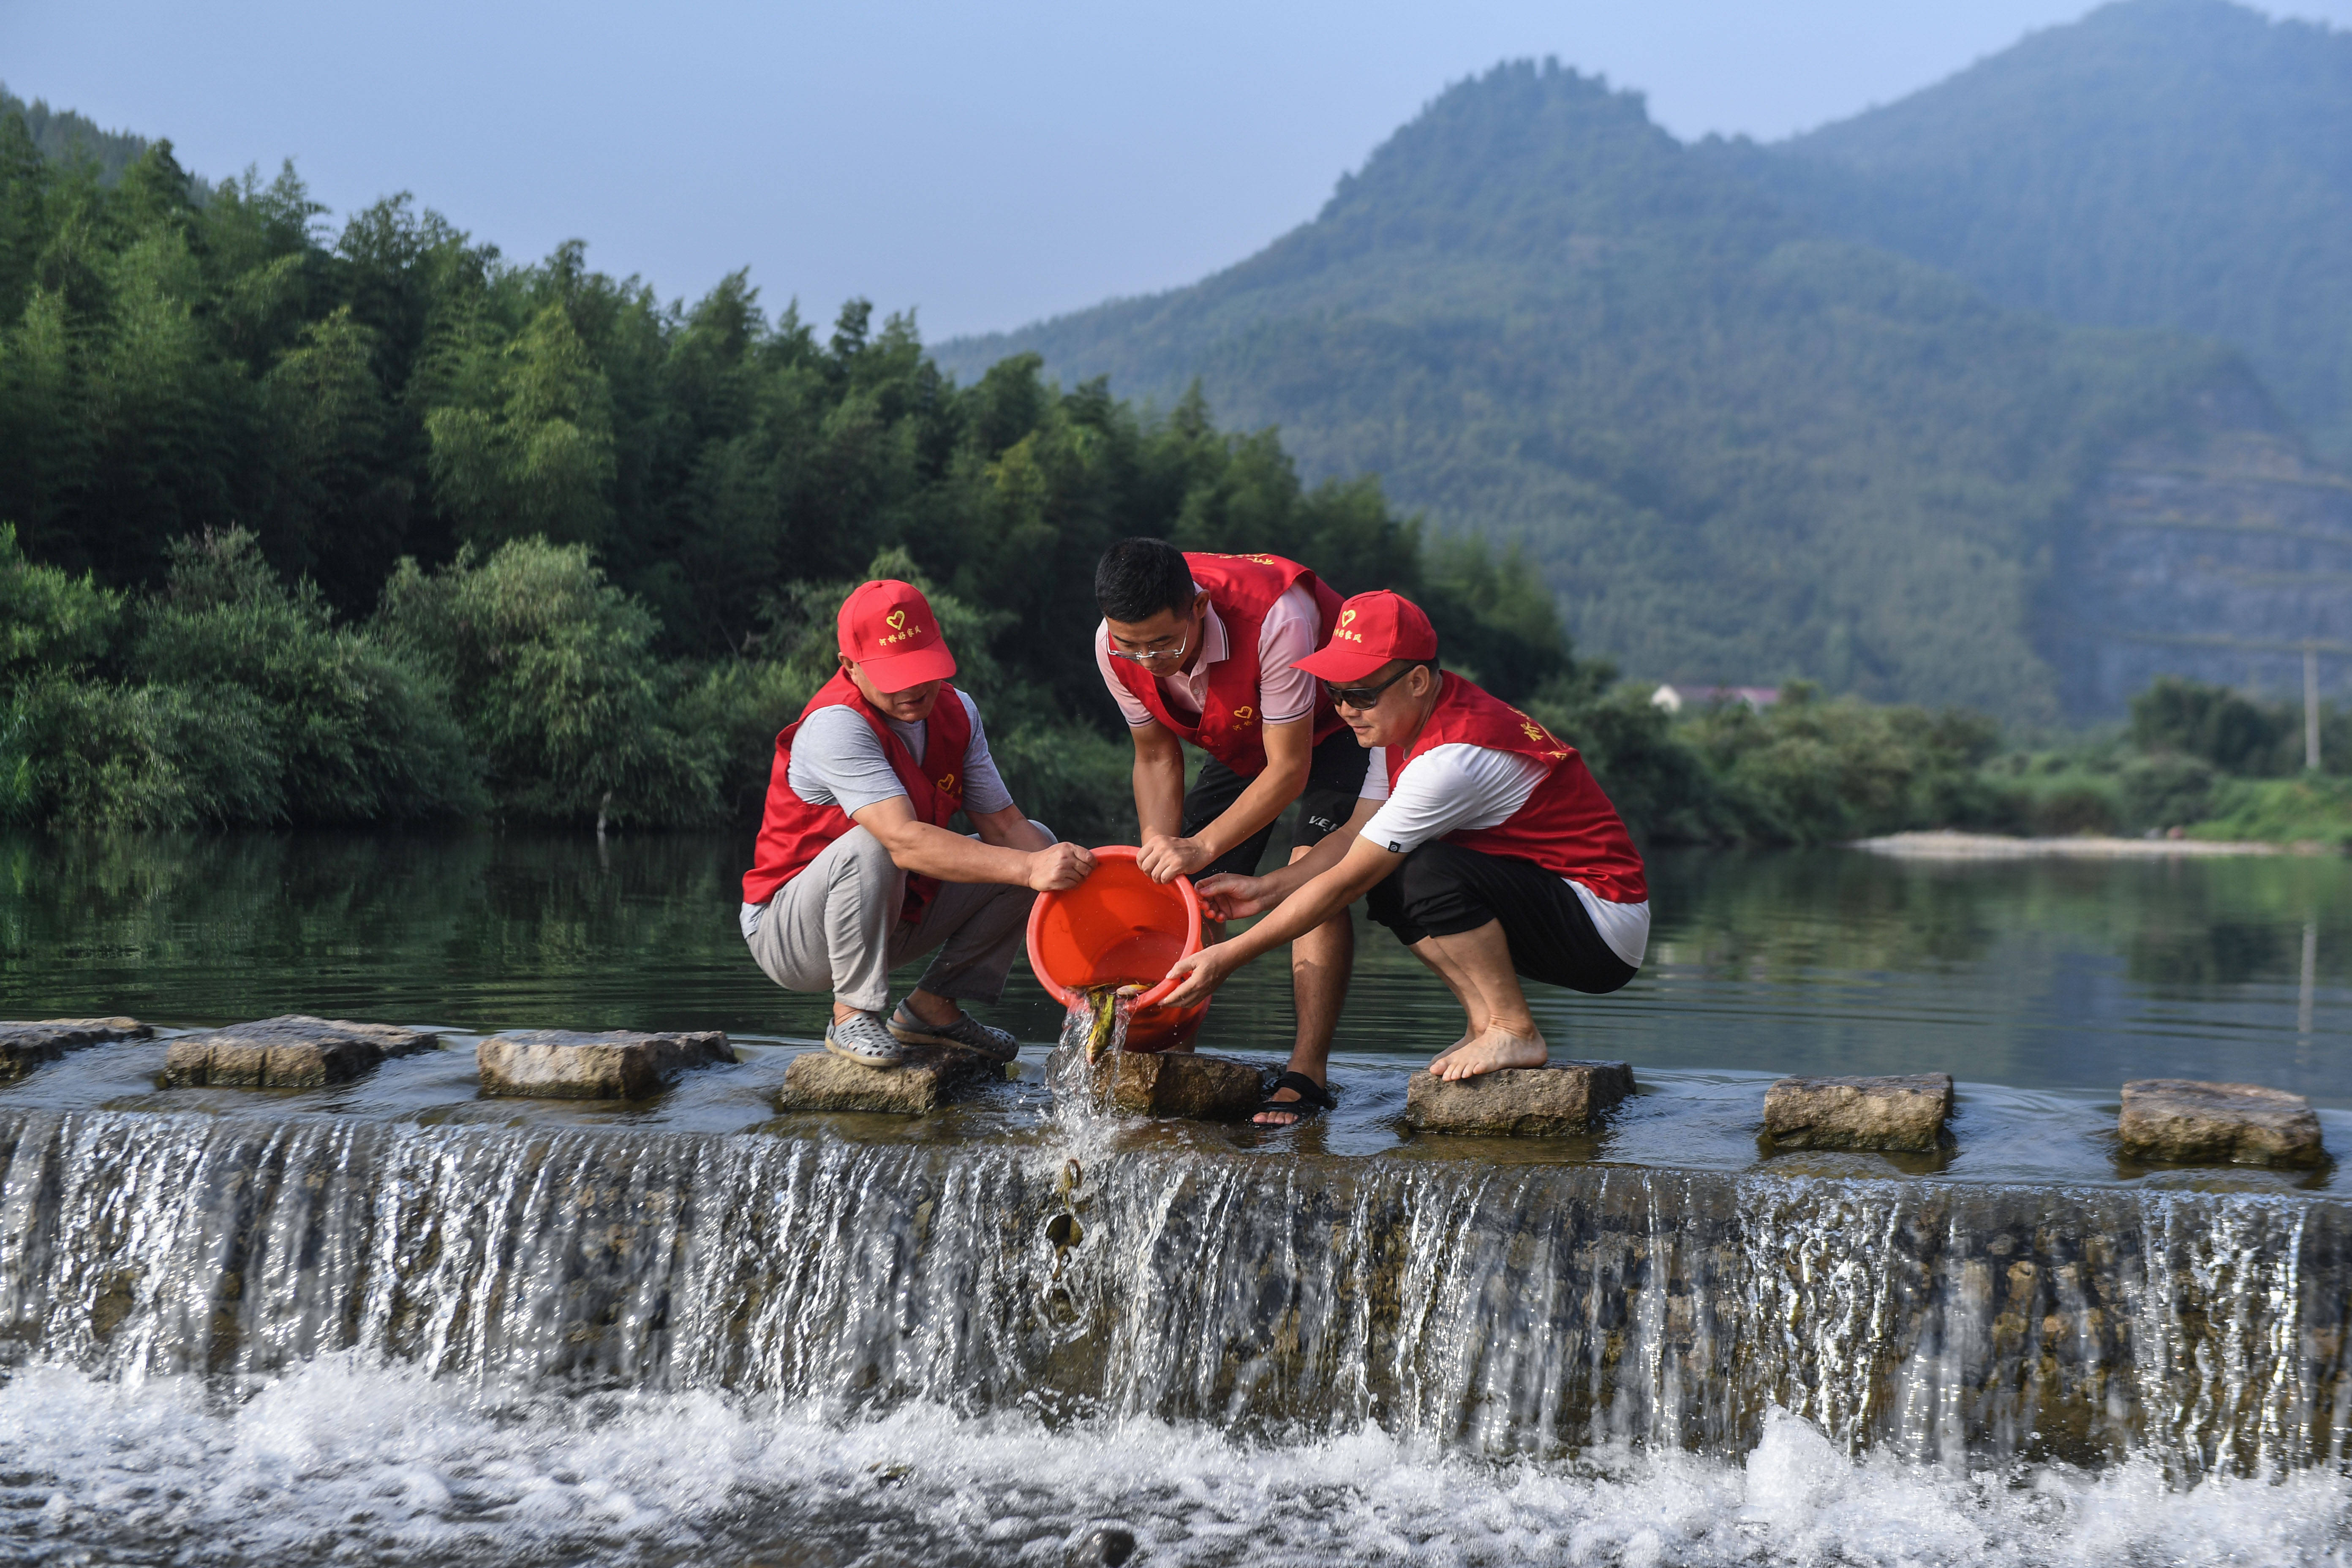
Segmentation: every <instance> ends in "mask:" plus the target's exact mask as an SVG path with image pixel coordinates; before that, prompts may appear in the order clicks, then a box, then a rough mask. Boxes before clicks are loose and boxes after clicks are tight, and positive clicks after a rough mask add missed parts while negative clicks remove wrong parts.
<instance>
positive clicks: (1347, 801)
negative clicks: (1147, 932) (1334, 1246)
mask: <svg viewBox="0 0 2352 1568" xmlns="http://www.w3.org/2000/svg"><path fill="white" fill-rule="evenodd" d="M1095 598H1096V600H1097V602H1098V603H1099V604H1100V605H1101V606H1102V612H1103V623H1102V625H1101V626H1100V627H1099V628H1097V631H1096V632H1095V662H1096V664H1097V667H1098V668H1100V669H1101V671H1102V678H1103V684H1104V685H1105V686H1107V687H1108V688H1109V689H1110V694H1111V696H1112V697H1113V698H1114V699H1116V700H1118V706H1119V710H1120V711H1121V712H1122V713H1123V714H1125V716H1126V718H1127V723H1128V733H1129V735H1131V736H1132V737H1134V741H1135V815H1136V819H1137V822H1138V825H1139V827H1140V829H1141V842H1140V844H1139V849H1140V851H1141V852H1140V853H1139V854H1138V855H1137V857H1136V864H1137V865H1138V866H1139V867H1141V868H1143V870H1144V871H1146V872H1147V873H1149V874H1150V876H1151V877H1152V879H1154V880H1156V881H1161V882H1166V881H1171V880H1173V879H1175V878H1177V877H1179V876H1194V877H1198V876H1202V875H1203V874H1213V873H1218V872H1233V873H1238V874H1240V875H1244V876H1246V875H1248V874H1250V873H1251V872H1254V871H1255V870H1256V869H1257V863H1258V859H1259V858H1260V857H1261V856H1262V855H1264V854H1265V847H1266V845H1267V843H1268V842H1269V841H1270V840H1271V839H1272V837H1273V836H1274V824H1275V819H1276V817H1278V816H1281V815H1282V814H1283V812H1284V811H1286V809H1288V807H1289V805H1290V804H1291V802H1293V801H1297V802H1298V803H1299V821H1298V826H1297V830H1296V831H1295V832H1294V833H1293V834H1292V836H1291V848H1290V858H1292V859H1294V860H1295V859H1297V858H1298V857H1300V856H1302V855H1304V854H1306V853H1307V850H1308V849H1309V848H1310V847H1313V846H1314V845H1316V844H1317V843H1319V842H1320V841H1321V840H1322V838H1323V837H1324V835H1326V834H1328V833H1329V832H1331V831H1332V830H1333V829H1334V828H1337V827H1338V826H1339V825H1340V824H1341V823H1343V822H1345V821H1346V820H1347V819H1348V813H1349V811H1350V810H1351V809H1352V808H1353V807H1354V805H1355V803H1356V795H1357V792H1358V790H1359V789H1360V787H1361V785H1362V784H1363V780H1364V753H1363V751H1362V749H1361V748H1360V747H1359V746H1357V744H1356V743H1355V739H1354V737H1353V736H1351V735H1349V732H1348V730H1347V727H1346V726H1345V725H1343V724H1341V723H1340V722H1339V714H1338V713H1336V712H1334V711H1333V710H1332V708H1331V704H1330V702H1329V700H1328V699H1326V698H1325V697H1324V695H1323V693H1322V690H1321V689H1320V688H1319V687H1318V684H1317V682H1316V679H1315V678H1314V677H1313V676H1312V675H1308V674H1306V673H1305V672H1303V671H1302V670H1300V669H1298V668H1297V661H1298V660H1299V659H1302V658H1306V657H1307V655H1308V654H1310V653H1312V652H1314V651H1315V650H1316V649H1317V648H1318V647H1322V646H1323V639H1324V638H1325V637H1328V636H1329V635H1330V632H1331V627H1332V625H1333V623H1334V621H1335V619H1336V618H1337V616H1338V615H1339V595H1338V594H1336V593H1334V592H1332V591H1331V589H1330V588H1328V586H1326V585H1325V584H1322V583H1321V582H1319V581H1318V580H1317V578H1316V575H1315V574H1314V573H1312V572H1309V571H1308V570H1307V568H1306V567H1304V566H1301V565H1299V564H1298V563H1297V562H1295V561H1285V560H1284V559H1282V557H1280V556H1278V555H1213V554H1209V553H1206V552H1197V551H1180V550H1178V549H1177V548H1176V547H1175V546H1174V545H1172V544H1170V543H1168V542H1165V541H1163V540H1158V539H1127V540H1121V541H1120V542H1118V543H1117V544H1114V545H1112V546H1111V547H1110V549H1109V550H1108V551H1106V552H1104V554H1103V558H1102V561H1101V563H1099V564H1098V565H1097V567H1096V568H1095ZM1183 742H1192V744H1193V745H1195V746H1198V747H1199V748H1200V749H1201V750H1202V751H1203V752H1207V753H1208V754H1209V760H1208V761H1207V762H1206V763H1203V764H1202V768H1201V773H1200V776H1199V778H1198V779H1196V780H1195V781H1194V782H1193V784H1192V788H1191V789H1190V790H1187V789H1186V788H1185V787H1184V746H1183ZM1355 955H1356V942H1355V930H1354V928H1353V927H1352V926H1350V925H1349V923H1348V917H1347V914H1346V911H1344V910H1342V911H1341V912H1340V913H1339V916H1338V917H1337V918H1336V919H1334V920H1331V921H1328V922H1326V923H1325V924H1324V925H1322V926H1320V927H1318V928H1317V929H1315V930H1312V931H1305V932H1302V933H1301V934H1300V936H1299V938H1298V940H1297V942H1295V943H1294V944H1293V945H1292V947H1291V950H1290V983H1291V993H1292V997H1293V999H1294V1001H1295V1002H1296V1004H1297V1026H1298V1032H1297V1040H1296V1042H1295V1044H1294V1045H1293V1046H1292V1048H1291V1060H1290V1067H1291V1071H1292V1073H1293V1075H1294V1076H1297V1077H1304V1078H1306V1079H1307V1080H1308V1081H1309V1082H1310V1083H1312V1084H1313V1085H1314V1088H1315V1091H1316V1092H1315V1095H1314V1096H1312V1097H1308V1096H1303V1095H1301V1094H1300V1093H1299V1092H1298V1091H1297V1089H1289V1088H1285V1089H1276V1090H1275V1091H1273V1092H1272V1093H1271V1094H1270V1095H1269V1096H1268V1098H1267V1100H1266V1102H1265V1105H1264V1106H1263V1107H1262V1108H1261V1109H1260V1110H1259V1111H1258V1114H1257V1120H1258V1121H1260V1122H1261V1123H1263V1124H1265V1125H1269V1126H1277V1127H1281V1126H1287V1125H1289V1124H1290V1123H1291V1122H1293V1121H1297V1120H1299V1119H1300V1118H1301V1117H1304V1116H1307V1115H1311V1114H1313V1113H1314V1111H1315V1110H1318V1109H1320V1108H1321V1106H1322V1103H1323V1100H1324V1098H1325V1097H1324V1095H1323V1089H1322V1078H1323V1063H1324V1060H1325V1058H1328V1056H1329V1055H1330V1051H1331V1034H1332V1031H1333V1029H1334V1028H1336V1027H1337V1026H1338V1024H1339V1005H1340V1004H1341V1003H1342V1002H1344V1001H1345V1000H1346V999H1347V995H1348V975H1349V970H1350V969H1351V968H1352V967H1353V965H1354V963H1355Z"/></svg>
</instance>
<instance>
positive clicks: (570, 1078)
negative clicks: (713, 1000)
mask: <svg viewBox="0 0 2352 1568" xmlns="http://www.w3.org/2000/svg"><path fill="white" fill-rule="evenodd" d="M736 1059H737V1058H736V1055H735V1047H733V1046H731V1045H730V1044H729V1043H728V1041H727V1037H726V1036H725V1035H722V1034H720V1033H719V1031H718V1030H716V1029H698V1030H695V1031H694V1032H692V1033H690V1034H667V1033H666V1034H655V1035H647V1034H640V1033H639V1032H638V1031H636V1030H635V1029H607V1030H605V1031H604V1032H603V1033H601V1034H584V1033H581V1032H579V1031H576V1030H572V1029H518V1030H516V1031H515V1032H514V1033H512V1034H509V1035H493V1036H491V1037H489V1038H488V1039H487V1040H484V1041H483V1042H482V1043H481V1044H480V1045H479V1046H477V1047H475V1048H474V1062H475V1065H476V1066H477V1067H478V1068H480V1070H481V1075H482V1092H483V1093H484V1094H489V1095H520V1096H525V1097H529V1098H533V1099H539V1100H643V1099H645V1098H646V1096H647V1095H649V1094H652V1093H654V1092H655V1091H656V1090H658V1089H667V1087H669V1084H670V1081H671V1080H672V1079H675V1078H677V1075H678V1074H680V1073H682V1072H685V1071H687V1070H688V1068H699V1067H709V1066H710V1065H712V1064H713V1063H716V1062H731V1061H734V1060H736Z"/></svg>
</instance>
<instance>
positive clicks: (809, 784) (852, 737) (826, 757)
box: [740, 691, 1013, 937]
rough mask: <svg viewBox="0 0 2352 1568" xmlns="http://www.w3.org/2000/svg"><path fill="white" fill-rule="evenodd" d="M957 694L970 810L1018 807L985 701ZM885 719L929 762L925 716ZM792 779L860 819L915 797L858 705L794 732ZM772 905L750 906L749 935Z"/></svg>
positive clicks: (812, 719) (810, 798)
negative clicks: (967, 737)
mask: <svg viewBox="0 0 2352 1568" xmlns="http://www.w3.org/2000/svg"><path fill="white" fill-rule="evenodd" d="M956 695H957V696H958V697H960V698H961V699H962V700H963V710H964V712H965V713H966V714H968V715H970V716H971V742H970V743H968V744H967V745H966V746H965V747H964V749H963V808H964V810H965V811H966V812H968V813H970V814H971V815H972V816H987V815H988V814H989V813H990V812H992V811H1003V809H1004V808H1005V807H1006V806H1008V805H1012V804H1013V796H1012V795H1011V794H1010V793H1008V792H1007V791H1006V789H1005V787H1004V780H1003V776H1002V775H1001V774H999V773H997V771H996V759H995V758H993V757H992V756H990V755H989V754H988V731H986V730H984V729H982V726H981V722H980V707H979V704H977V703H975V702H973V701H972V700H971V695H970V694H969V693H967V692H962V691H959V692H957V693H956ZM883 722H884V723H886V724H887V725H889V726H890V732H891V733H892V734H894V735H896V736H898V739H899V740H900V741H902V742H906V746H907V750H908V752H910V753H911V754H912V755H913V756H914V759H915V762H916V763H917V765H921V763H923V762H924V760H925V759H924V756H923V753H924V752H925V751H926V750H928V749H929V742H930V726H929V724H928V723H926V722H923V721H917V722H915V723H912V724H901V723H899V722H898V721H897V720H895V719H885V720H884V721H883ZM789 776H790V778H791V781H792V786H793V794H794V795H798V796H800V797H801V798H802V799H803V800H804V801H807V802H808V803H809V804H810V805H837V806H839V807H841V809H842V810H844V811H845V812H847V813H848V814H849V815H850V816H856V815H857V814H858V813H859V812H861V811H864V810H865V809H866V807H867V806H869V805H873V804H874V803H875V802H877V801H882V800H889V799H891V798H893V797H894V796H896V797H898V798H904V797H905V795H906V794H907V786H906V785H905V784H900V783H899V782H898V772H897V771H896V770H895V769H893V768H892V767H891V766H890V756H889V753H888V752H885V751H884V750H883V749H882V738H881V737H880V736H879V735H877V734H876V733H875V732H874V729H873V726H871V725H869V724H868V723H866V721H865V719H864V718H863V717H861V716H860V715H859V713H858V712H857V710H856V709H854V708H849V707H844V706H835V707H832V708H820V709H818V710H816V711H815V712H814V713H812V714H810V715H809V716H808V718H807V720H806V721H804V722H803V723H802V725H801V728H800V732H799V733H798V734H796V735H794V736H793V769H792V773H791V774H790V775H789ZM767 908H768V907H767V905H765V904H745V905H744V906H743V910H742V917H741V921H740V923H741V925H742V927H743V934H744V935H745V936H746V937H749V936H750V935H751V933H752V932H753V931H756V930H758V929H759V923H760V917H761V915H763V914H765V913H766V912H767Z"/></svg>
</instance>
